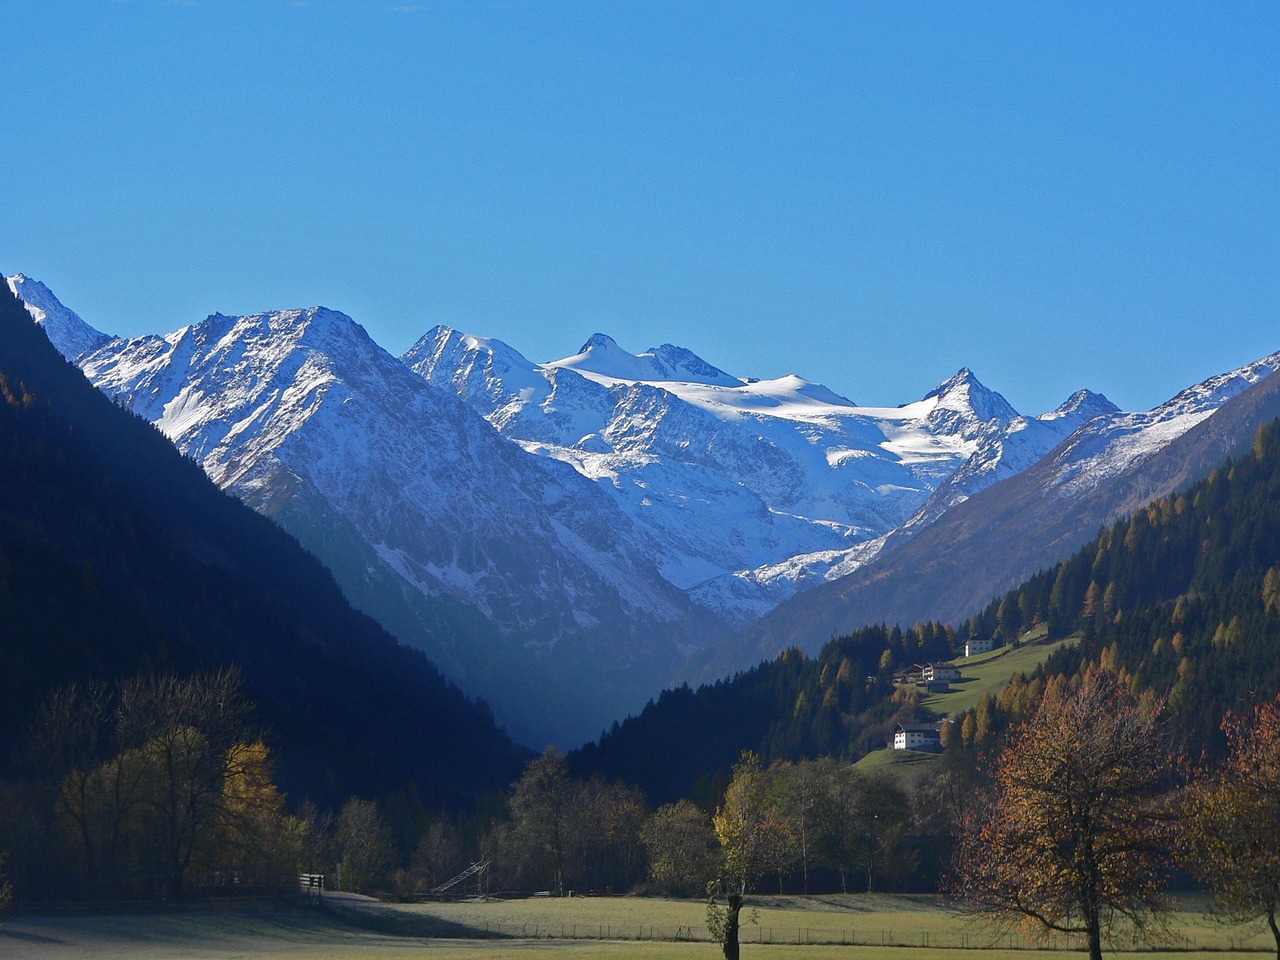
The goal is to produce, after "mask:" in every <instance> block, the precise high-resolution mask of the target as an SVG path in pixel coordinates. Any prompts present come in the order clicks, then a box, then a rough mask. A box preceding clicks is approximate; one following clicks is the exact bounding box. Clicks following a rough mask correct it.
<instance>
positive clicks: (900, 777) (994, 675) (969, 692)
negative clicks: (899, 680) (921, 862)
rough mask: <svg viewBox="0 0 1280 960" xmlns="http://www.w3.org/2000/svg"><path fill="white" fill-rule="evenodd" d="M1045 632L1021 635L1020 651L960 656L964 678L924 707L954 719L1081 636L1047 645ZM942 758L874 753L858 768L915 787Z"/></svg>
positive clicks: (934, 695)
mask: <svg viewBox="0 0 1280 960" xmlns="http://www.w3.org/2000/svg"><path fill="white" fill-rule="evenodd" d="M1045 634H1046V630H1045V628H1044V627H1039V628H1037V629H1036V630H1034V631H1031V632H1029V633H1025V634H1023V636H1022V638H1021V639H1022V645H1021V646H1019V647H1018V648H1017V649H1014V648H1012V647H1001V648H1000V649H998V650H992V651H991V652H990V653H980V654H978V655H976V656H973V657H959V658H957V659H956V661H955V664H956V666H958V667H959V668H960V672H961V675H962V677H963V679H961V680H959V681H957V682H953V683H952V684H951V690H950V691H949V692H947V693H931V694H929V695H928V696H925V697H923V698H922V699H921V701H920V703H921V705H922V706H923V707H924V708H925V709H926V710H930V711H932V712H933V713H935V714H942V715H943V716H949V717H954V716H956V715H958V714H960V713H963V712H964V711H966V710H969V709H970V708H972V707H976V706H977V705H978V704H979V703H980V702H981V701H982V698H983V697H985V696H986V695H987V694H995V693H999V692H1000V691H1001V690H1002V689H1004V688H1005V687H1006V686H1008V685H1009V681H1010V680H1011V679H1012V678H1013V677H1014V676H1016V675H1017V674H1019V673H1030V672H1031V671H1033V670H1035V668H1036V667H1038V666H1039V665H1040V664H1041V663H1043V662H1044V661H1045V660H1046V659H1047V658H1048V656H1049V655H1050V654H1051V653H1053V652H1054V651H1055V650H1058V649H1061V648H1062V647H1065V646H1068V645H1070V644H1073V643H1075V642H1076V640H1077V639H1079V638H1078V637H1067V638H1066V639H1063V640H1055V641H1052V642H1048V643H1046V642H1045ZM940 759H941V755H940V754H937V753H930V752H927V751H923V750H893V749H889V748H886V749H884V750H873V751H871V752H870V753H868V754H867V755H866V756H865V757H863V758H862V759H861V760H859V761H858V769H859V770H864V771H866V772H868V773H882V774H885V775H886V776H889V777H892V778H893V779H895V780H897V781H898V782H899V783H900V784H902V785H903V786H904V787H908V788H910V787H912V786H914V785H915V784H916V783H917V782H918V781H920V780H922V779H923V778H924V777H926V776H927V775H928V773H929V770H930V768H931V767H932V766H933V764H935V763H937V762H938V760H940Z"/></svg>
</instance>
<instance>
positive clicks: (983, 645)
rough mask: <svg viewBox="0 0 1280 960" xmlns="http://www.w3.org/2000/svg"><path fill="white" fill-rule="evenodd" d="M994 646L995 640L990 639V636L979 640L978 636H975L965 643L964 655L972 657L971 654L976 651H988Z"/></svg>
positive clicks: (976, 652)
mask: <svg viewBox="0 0 1280 960" xmlns="http://www.w3.org/2000/svg"><path fill="white" fill-rule="evenodd" d="M995 646H996V642H995V641H994V640H992V639H991V638H990V637H987V638H986V639H985V640H979V639H978V638H976V637H975V638H974V639H972V640H969V641H967V642H966V643H965V645H964V655H965V656H966V657H972V656H973V655H975V654H978V653H990V652H991V651H992V650H994V649H995Z"/></svg>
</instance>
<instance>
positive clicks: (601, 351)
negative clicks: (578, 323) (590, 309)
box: [546, 333, 743, 387]
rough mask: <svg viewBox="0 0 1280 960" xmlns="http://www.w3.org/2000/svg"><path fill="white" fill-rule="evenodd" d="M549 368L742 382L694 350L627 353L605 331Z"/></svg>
mask: <svg viewBox="0 0 1280 960" xmlns="http://www.w3.org/2000/svg"><path fill="white" fill-rule="evenodd" d="M546 366H547V367H553V368H554V367H560V368H568V369H570V370H576V371H577V372H578V373H581V374H584V375H586V376H589V377H595V378H597V379H600V380H603V381H606V382H626V383H634V382H636V381H646V382H650V383H701V384H706V385H708V386H717V387H740V386H742V385H743V381H742V380H739V379H738V378H737V377H735V376H732V375H730V374H728V373H725V372H724V371H723V370H721V369H720V368H719V367H715V366H712V365H711V364H709V363H707V361H705V360H703V359H702V358H701V357H699V356H698V355H697V354H696V353H694V352H693V351H692V350H687V349H685V348H684V347H677V346H674V345H672V344H670V343H664V344H663V345H662V346H660V347H651V348H650V349H648V350H646V351H645V352H644V353H640V354H634V353H628V352H627V351H626V350H624V349H623V348H622V347H620V346H618V343H617V341H616V340H614V339H613V338H612V337H610V336H609V335H608V334H604V333H593V334H592V335H591V336H590V337H589V338H588V339H587V342H586V343H584V344H583V345H582V348H581V349H580V350H579V351H578V352H577V353H576V354H574V355H573V356H572V357H565V358H564V359H563V360H553V361H552V362H551V363H548V364H546Z"/></svg>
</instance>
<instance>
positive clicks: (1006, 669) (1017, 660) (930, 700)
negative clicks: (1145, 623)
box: [920, 628, 1078, 716]
mask: <svg viewBox="0 0 1280 960" xmlns="http://www.w3.org/2000/svg"><path fill="white" fill-rule="evenodd" d="M1043 638H1044V633H1043V628H1041V631H1040V632H1038V633H1032V634H1027V635H1026V636H1025V637H1024V639H1023V643H1022V646H1020V647H1018V648H1017V649H1016V650H1015V649H1013V648H1012V647H1001V648H1000V649H999V650H992V651H991V652H990V653H980V654H978V655H977V656H973V657H961V658H960V659H958V660H956V662H955V663H956V666H957V667H959V668H960V674H961V676H962V677H963V679H961V680H959V681H953V682H952V684H951V690H950V692H949V693H931V694H929V695H928V696H926V697H924V698H923V699H922V700H921V701H920V702H921V704H922V705H923V706H924V707H925V708H926V709H928V710H932V711H933V712H934V713H941V714H945V715H947V716H955V715H956V714H959V713H963V712H964V711H965V710H968V709H970V708H972V707H976V706H977V705H978V703H979V702H980V701H981V700H982V698H983V697H985V696H986V695H987V694H989V693H991V694H994V693H997V692H998V691H1000V690H1002V689H1003V688H1004V687H1006V686H1008V685H1009V680H1010V678H1012V677H1013V676H1014V675H1015V674H1019V673H1030V672H1031V671H1032V670H1034V669H1035V668H1036V667H1038V666H1039V665H1040V664H1041V663H1043V662H1044V661H1045V660H1046V659H1048V657H1049V655H1050V654H1051V653H1053V652H1054V651H1055V650H1058V649H1060V648H1062V647H1065V646H1068V645H1070V644H1073V643H1075V642H1076V640H1077V639H1078V638H1076V637H1068V638H1066V639H1065V640H1055V641H1053V642H1052V643H1045V642H1043Z"/></svg>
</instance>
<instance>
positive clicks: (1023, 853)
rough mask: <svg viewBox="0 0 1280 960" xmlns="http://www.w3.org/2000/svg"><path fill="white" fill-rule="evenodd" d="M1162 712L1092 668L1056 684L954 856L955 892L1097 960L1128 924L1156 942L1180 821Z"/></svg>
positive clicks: (1018, 735)
mask: <svg viewBox="0 0 1280 960" xmlns="http://www.w3.org/2000/svg"><path fill="white" fill-rule="evenodd" d="M1162 743H1163V737H1162V726H1161V704H1160V703H1159V702H1158V701H1157V700H1156V699H1155V698H1154V697H1152V696H1149V695H1148V696H1144V697H1141V698H1134V697H1133V696H1131V695H1130V694H1129V693H1128V691H1127V690H1126V689H1125V688H1123V687H1122V686H1120V685H1119V684H1118V683H1117V681H1116V679H1115V678H1114V677H1113V676H1112V675H1110V674H1108V673H1104V672H1102V671H1100V670H1097V669H1091V670H1089V671H1087V672H1086V673H1085V675H1084V676H1083V678H1082V679H1081V680H1080V681H1079V685H1078V686H1072V685H1071V684H1070V683H1069V682H1068V681H1065V680H1063V679H1057V680H1055V681H1053V682H1051V683H1050V684H1048V686H1047V687H1046V690H1045V695H1044V698H1043V700H1042V702H1041V704H1040V706H1039V708H1038V709H1037V710H1036V711H1035V713H1034V714H1033V715H1032V716H1031V717H1030V718H1029V719H1028V720H1027V721H1026V722H1025V723H1024V724H1023V725H1022V726H1021V727H1020V728H1019V729H1017V730H1016V731H1014V732H1013V733H1012V734H1011V736H1010V738H1009V740H1008V742H1007V744H1006V746H1005V747H1004V749H1003V750H1002V751H1001V752H1000V754H999V756H998V759H997V765H996V769H995V773H994V777H993V783H992V786H991V788H990V789H989V790H988V791H987V792H986V795H985V796H984V797H982V798H981V802H980V803H979V804H978V808H977V810H975V811H974V812H973V813H972V815H971V816H970V817H969V819H968V822H967V823H966V825H965V828H964V831H963V833H962V835H961V837H960V841H959V844H958V847H957V851H956V860H955V867H954V870H955V873H954V878H953V886H954V892H955V893H956V894H957V895H958V896H959V898H960V899H961V900H963V901H965V902H966V903H967V904H969V905H970V907H971V908H972V909H974V910H977V911H982V912H988V913H991V914H993V915H995V916H997V917H1002V918H1005V919H1008V920H1010V921H1014V922H1028V923H1030V924H1031V925H1032V926H1033V927H1035V928H1036V929H1039V930H1041V931H1042V932H1045V933H1048V932H1060V933H1066V934H1076V935H1083V936H1084V937H1085V938H1086V940H1087V943H1088V948H1089V956H1090V957H1091V958H1092V960H1099V958H1100V957H1101V956H1102V942H1103V938H1104V937H1106V936H1108V935H1109V933H1110V932H1112V930H1113V929H1114V926H1115V924H1116V923H1117V922H1119V921H1121V920H1125V921H1128V922H1129V923H1130V924H1132V925H1133V926H1134V928H1135V930H1136V931H1137V932H1138V933H1139V934H1144V935H1145V934H1149V933H1150V932H1151V931H1152V929H1153V925H1155V926H1157V927H1158V920H1159V918H1160V916H1161V911H1162V908H1163V906H1164V904H1163V901H1162V899H1161V897H1160V895H1159V891H1160V890H1161V889H1162V886H1163V883H1162V881H1163V879H1164V876H1165V872H1166V870H1167V868H1168V863H1169V857H1168V851H1169V848H1170V841H1171V839H1172V827H1173V825H1174V818H1173V817H1171V816H1170V804H1169V800H1168V792H1167V791H1168V786H1169V771H1170V767H1171V763H1170V756H1169V753H1168V751H1167V750H1166V749H1165V748H1164V747H1163V746H1162Z"/></svg>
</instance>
